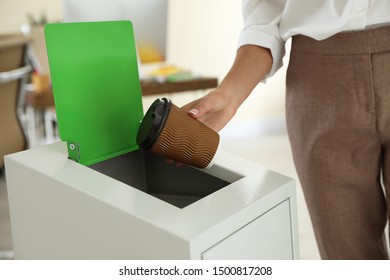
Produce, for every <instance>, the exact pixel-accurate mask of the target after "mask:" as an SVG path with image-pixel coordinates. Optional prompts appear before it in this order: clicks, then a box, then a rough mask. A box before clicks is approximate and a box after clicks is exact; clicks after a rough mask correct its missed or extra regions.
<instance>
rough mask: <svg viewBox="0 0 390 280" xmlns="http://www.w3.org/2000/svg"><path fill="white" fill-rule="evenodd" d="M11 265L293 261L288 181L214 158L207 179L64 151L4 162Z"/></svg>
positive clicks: (157, 165)
mask: <svg viewBox="0 0 390 280" xmlns="http://www.w3.org/2000/svg"><path fill="white" fill-rule="evenodd" d="M5 162H6V179H7V187H8V195H9V205H10V213H11V225H12V237H13V243H14V251H15V258H16V259H297V258H298V256H299V253H298V252H299V250H298V228H297V218H296V216H297V215H296V196H295V182H294V180H292V179H291V178H288V177H286V176H283V175H281V174H278V173H275V172H272V171H269V170H266V169H265V168H263V167H261V166H258V165H256V164H253V163H250V162H247V161H245V160H243V159H241V158H237V157H234V156H232V155H230V154H227V153H225V152H223V151H221V152H220V154H219V156H218V159H217V160H216V162H215V164H214V165H213V166H212V167H211V168H210V169H207V170H198V169H195V168H191V167H188V166H183V167H176V166H175V165H174V164H173V165H172V164H168V163H166V162H165V160H164V159H161V158H157V157H154V156H150V155H145V154H143V153H142V152H133V153H130V154H128V155H124V156H121V157H118V158H115V159H111V160H109V161H107V162H104V163H99V164H97V165H94V166H91V167H86V166H83V165H80V164H78V163H76V162H73V161H71V160H69V159H68V158H67V151H66V145H65V143H62V142H60V143H55V144H51V145H47V146H42V147H38V148H34V149H30V150H27V151H24V152H20V153H16V154H13V155H9V156H7V157H6V161H5Z"/></svg>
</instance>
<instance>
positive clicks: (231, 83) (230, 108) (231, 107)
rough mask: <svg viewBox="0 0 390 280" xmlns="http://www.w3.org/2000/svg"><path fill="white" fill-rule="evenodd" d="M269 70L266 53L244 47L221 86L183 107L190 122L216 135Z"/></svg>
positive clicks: (264, 50) (253, 46)
mask: <svg viewBox="0 0 390 280" xmlns="http://www.w3.org/2000/svg"><path fill="white" fill-rule="evenodd" d="M271 67H272V56H271V53H270V51H269V49H266V48H263V47H259V46H255V45H244V46H242V47H240V48H239V49H238V51H237V54H236V58H235V60H234V63H233V65H232V67H231V69H230V71H229V72H228V74H227V75H226V77H225V78H224V79H223V80H222V82H221V83H220V85H219V86H218V87H217V88H216V89H214V90H212V91H210V92H209V93H208V94H207V95H205V96H204V97H202V98H200V99H197V100H195V101H192V102H191V103H189V104H187V105H185V106H183V107H182V109H183V110H184V111H186V112H188V114H189V115H191V116H192V117H193V118H196V119H198V120H200V121H201V122H203V123H205V124H206V125H208V126H209V127H211V128H212V129H214V130H215V131H219V130H221V129H222V128H223V127H224V126H225V125H226V124H227V123H228V122H229V121H230V120H231V119H232V118H233V116H234V115H235V113H236V111H237V109H238V108H239V107H240V105H241V104H242V103H243V102H244V101H245V99H246V98H247V97H248V96H249V94H250V93H251V92H252V90H253V89H254V88H255V86H256V85H257V84H258V83H259V82H260V81H262V80H263V79H264V78H265V76H266V75H267V73H268V72H269V71H270V70H271Z"/></svg>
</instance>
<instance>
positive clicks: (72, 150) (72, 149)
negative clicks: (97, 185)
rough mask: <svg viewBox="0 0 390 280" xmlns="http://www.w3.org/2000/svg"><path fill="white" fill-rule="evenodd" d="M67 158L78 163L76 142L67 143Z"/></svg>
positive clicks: (77, 145) (78, 156)
mask: <svg viewBox="0 0 390 280" xmlns="http://www.w3.org/2000/svg"><path fill="white" fill-rule="evenodd" d="M67 147H68V155H69V158H70V159H72V160H74V161H76V162H79V161H80V147H79V144H78V143H77V142H67Z"/></svg>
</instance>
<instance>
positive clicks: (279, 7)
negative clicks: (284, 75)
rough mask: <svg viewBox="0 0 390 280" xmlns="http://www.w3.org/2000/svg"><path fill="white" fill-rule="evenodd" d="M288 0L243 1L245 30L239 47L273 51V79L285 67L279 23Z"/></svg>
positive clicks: (269, 75)
mask: <svg viewBox="0 0 390 280" xmlns="http://www.w3.org/2000/svg"><path fill="white" fill-rule="evenodd" d="M286 1H287V0H243V2H242V13H243V17H244V28H243V30H242V31H241V33H240V37H239V41H238V47H241V46H244V45H257V46H261V47H264V48H268V49H270V51H271V54H272V58H273V65H272V68H271V70H270V72H269V73H268V75H267V77H271V76H272V75H273V74H275V72H276V71H277V70H278V69H279V68H280V67H281V66H282V65H283V63H282V59H283V56H284V54H285V42H284V41H283V40H282V39H281V37H280V32H279V23H280V19H281V16H282V13H283V10H284V7H285V5H286Z"/></svg>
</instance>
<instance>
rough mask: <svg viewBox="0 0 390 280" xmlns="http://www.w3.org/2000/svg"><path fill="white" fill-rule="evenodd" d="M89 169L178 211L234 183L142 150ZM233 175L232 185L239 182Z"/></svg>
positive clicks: (236, 176)
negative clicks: (157, 199) (169, 205)
mask: <svg viewBox="0 0 390 280" xmlns="http://www.w3.org/2000/svg"><path fill="white" fill-rule="evenodd" d="M90 168H92V169H94V170H96V171H98V172H100V173H103V174H105V175H107V176H110V177H112V178H114V179H116V180H118V181H121V182H123V183H125V184H127V185H129V186H131V187H134V188H136V189H138V190H141V191H143V192H145V193H147V194H150V195H152V196H154V197H156V198H159V199H161V200H163V201H165V202H167V203H170V204H172V205H174V206H176V207H179V208H184V207H186V206H188V205H190V204H192V203H194V202H196V201H198V200H200V199H202V198H204V197H206V196H208V195H210V194H211V193H213V192H215V191H218V190H220V189H222V188H224V187H226V186H227V185H229V184H231V183H233V182H232V180H231V179H230V180H229V181H226V180H224V179H221V178H218V177H216V176H213V175H210V174H209V173H212V172H208V173H205V172H204V171H202V170H199V169H196V168H193V167H191V166H188V165H184V164H183V165H182V166H180V167H177V166H176V164H175V163H173V164H170V163H168V162H167V160H166V159H165V158H163V157H160V156H157V155H154V154H151V153H149V152H145V151H142V150H138V151H134V152H130V153H127V154H124V155H121V156H118V157H115V158H112V159H109V160H106V161H103V162H99V163H96V164H94V165H91V166H90ZM212 168H213V167H212ZM210 171H212V170H210ZM230 175H231V174H230ZM234 175H235V176H233V178H234V181H237V180H239V179H241V178H242V176H240V175H238V174H234ZM230 177H231V176H230Z"/></svg>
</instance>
